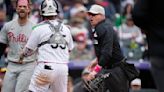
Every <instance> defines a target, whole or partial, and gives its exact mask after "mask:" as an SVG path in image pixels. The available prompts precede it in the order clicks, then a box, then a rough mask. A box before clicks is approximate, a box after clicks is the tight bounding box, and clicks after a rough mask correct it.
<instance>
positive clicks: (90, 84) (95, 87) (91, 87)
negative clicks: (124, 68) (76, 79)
mask: <svg viewBox="0 0 164 92" xmlns="http://www.w3.org/2000/svg"><path fill="white" fill-rule="evenodd" d="M109 75H110V73H106V74H101V75H97V77H96V78H94V79H92V80H90V81H88V80H83V82H84V87H85V88H86V89H87V90H88V91H89V92H99V90H100V89H101V87H102V86H103V85H102V84H103V81H104V80H105V79H106V78H108V77H109ZM102 89H103V88H102Z"/></svg>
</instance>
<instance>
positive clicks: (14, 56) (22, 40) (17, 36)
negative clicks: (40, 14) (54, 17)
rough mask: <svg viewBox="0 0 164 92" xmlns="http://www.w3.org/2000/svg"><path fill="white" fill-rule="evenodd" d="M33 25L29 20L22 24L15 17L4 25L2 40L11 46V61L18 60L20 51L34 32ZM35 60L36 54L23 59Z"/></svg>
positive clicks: (0, 35) (26, 60)
mask: <svg viewBox="0 0 164 92" xmlns="http://www.w3.org/2000/svg"><path fill="white" fill-rule="evenodd" d="M33 26H34V24H33V23H32V22H31V21H29V20H28V22H27V23H26V24H25V25H20V24H19V23H18V19H14V20H12V21H10V22H8V23H6V24H5V25H4V26H3V28H2V30H1V32H0V42H1V43H4V44H8V46H9V52H8V55H7V59H8V60H9V61H13V62H18V60H19V58H20V53H21V51H22V49H23V47H24V46H25V44H26V42H27V40H28V38H29V36H30V34H31V32H32V27H33ZM19 52H20V53H19ZM34 60H35V54H34V55H32V56H29V57H26V58H24V60H23V61H24V62H31V61H34Z"/></svg>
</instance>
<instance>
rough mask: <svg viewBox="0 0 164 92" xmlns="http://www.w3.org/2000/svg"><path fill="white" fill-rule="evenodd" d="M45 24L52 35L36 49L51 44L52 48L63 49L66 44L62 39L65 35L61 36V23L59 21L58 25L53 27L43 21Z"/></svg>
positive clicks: (48, 22)
mask: <svg viewBox="0 0 164 92" xmlns="http://www.w3.org/2000/svg"><path fill="white" fill-rule="evenodd" d="M45 23H47V24H49V27H50V30H51V31H52V34H51V36H50V38H49V39H48V40H47V41H44V42H41V43H40V44H39V45H38V47H41V46H43V45H45V44H51V47H52V48H57V47H60V48H61V49H65V48H66V45H67V42H66V40H65V39H64V37H65V35H63V34H61V33H60V31H62V25H61V24H62V22H61V21H59V22H58V25H56V26H54V25H53V24H52V23H51V22H50V21H45Z"/></svg>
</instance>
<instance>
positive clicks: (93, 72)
mask: <svg viewBox="0 0 164 92" xmlns="http://www.w3.org/2000/svg"><path fill="white" fill-rule="evenodd" d="M96 74H97V72H96V71H92V72H91V73H89V75H88V76H87V78H86V80H88V81H90V80H92V79H94V78H95V75H96Z"/></svg>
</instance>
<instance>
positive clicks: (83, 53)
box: [70, 33, 94, 61]
mask: <svg viewBox="0 0 164 92" xmlns="http://www.w3.org/2000/svg"><path fill="white" fill-rule="evenodd" d="M75 42H76V44H75V48H74V49H73V50H72V51H71V55H70V59H71V60H75V61H91V60H92V59H93V58H94V49H93V48H92V49H88V48H87V36H86V34H84V33H79V34H77V35H76V36H75Z"/></svg>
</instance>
